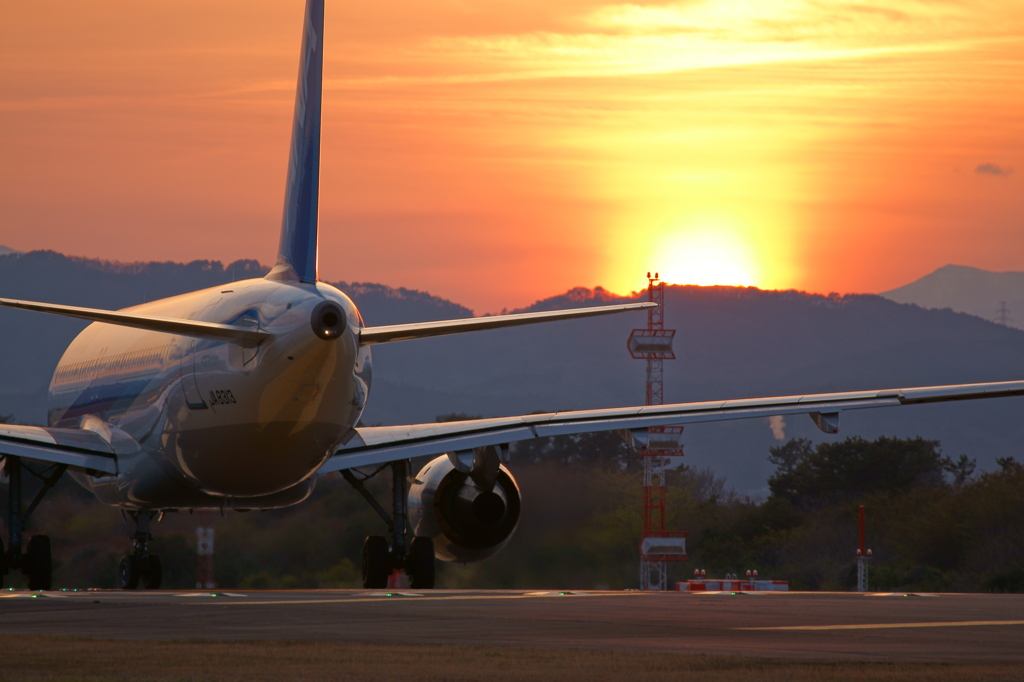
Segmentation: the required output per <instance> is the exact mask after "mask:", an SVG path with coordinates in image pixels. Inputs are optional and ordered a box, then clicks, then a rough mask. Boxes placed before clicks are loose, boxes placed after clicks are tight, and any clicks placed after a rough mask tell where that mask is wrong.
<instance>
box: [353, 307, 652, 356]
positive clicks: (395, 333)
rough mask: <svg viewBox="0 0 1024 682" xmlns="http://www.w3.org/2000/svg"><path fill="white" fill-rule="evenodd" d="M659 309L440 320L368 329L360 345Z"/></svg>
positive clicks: (606, 309)
mask: <svg viewBox="0 0 1024 682" xmlns="http://www.w3.org/2000/svg"><path fill="white" fill-rule="evenodd" d="M656 305H658V304H657V303H622V304H619V305H604V306H597V307H595V308H573V309H571V310H550V311H545V312H541V313H516V314H513V315H491V316H488V317H468V318H465V319H461V320H440V321H437V322H414V323H412V324H390V325H386V326H382V327H365V328H364V329H362V330H361V331H360V332H359V342H360V343H361V344H363V345H364V346H368V345H371V344H375V343H389V342H391V341H407V340H409V339H425V338H427V337H430V336H445V335H447V334H461V333H462V332H476V331H483V330H485V329H501V328H502V327H518V326H519V325H523V324H536V323H538V322H551V321H554V320H571V319H575V318H578V317H593V316H596V315H610V314H612V313H623V312H627V311H630V310H642V309H644V308H651V307H654V306H656Z"/></svg>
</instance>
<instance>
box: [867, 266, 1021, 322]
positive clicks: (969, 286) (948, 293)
mask: <svg viewBox="0 0 1024 682" xmlns="http://www.w3.org/2000/svg"><path fill="white" fill-rule="evenodd" d="M880 296H883V297H885V298H887V299H889V300H890V301H896V302H897V303H913V304H915V305H919V306H921V307H922V308H938V309H941V308H949V309H950V310H955V311H956V312H958V313H967V314H968V315H977V316H978V317H982V318H984V319H986V320H993V321H997V322H998V321H1000V312H999V311H1000V308H1001V305H1002V303H1004V302H1005V303H1006V311H1007V316H1008V318H1009V319H1008V320H1007V325H1008V326H1010V327H1014V328H1016V329H1024V272H988V271H987V270H979V269H978V268H971V267H967V266H965V265H946V266H944V267H941V268H939V269H938V270H936V271H935V272H933V273H932V274H930V275H925V276H924V277H922V278H921V279H919V280H917V281H916V282H911V283H910V284H907V285H906V286H902V287H900V288H898V289H893V290H892V291H886V292H884V293H882V294H880Z"/></svg>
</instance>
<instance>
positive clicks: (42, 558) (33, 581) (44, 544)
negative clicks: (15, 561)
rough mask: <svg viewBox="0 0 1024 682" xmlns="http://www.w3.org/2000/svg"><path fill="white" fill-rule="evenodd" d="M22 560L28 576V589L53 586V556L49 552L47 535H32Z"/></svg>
mask: <svg viewBox="0 0 1024 682" xmlns="http://www.w3.org/2000/svg"><path fill="white" fill-rule="evenodd" d="M23 561H24V562H25V574H26V575H27V576H28V589H30V590H32V591H36V590H48V589H50V588H51V587H52V586H53V556H52V555H51V554H50V537H49V536H48V535H33V536H32V538H31V539H30V540H29V541H28V551H27V552H25V557H24V559H23Z"/></svg>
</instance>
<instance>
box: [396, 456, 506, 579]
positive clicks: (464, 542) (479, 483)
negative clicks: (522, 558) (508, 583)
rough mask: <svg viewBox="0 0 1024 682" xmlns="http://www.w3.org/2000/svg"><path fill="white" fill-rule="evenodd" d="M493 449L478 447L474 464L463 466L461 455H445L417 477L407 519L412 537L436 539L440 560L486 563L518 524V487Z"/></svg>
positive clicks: (435, 546) (431, 463) (410, 495)
mask: <svg viewBox="0 0 1024 682" xmlns="http://www.w3.org/2000/svg"><path fill="white" fill-rule="evenodd" d="M481 451H483V452H481ZM494 451H495V448H478V450H477V452H476V457H475V458H474V459H475V461H474V462H473V464H472V465H470V464H469V463H468V462H466V466H459V467H457V465H458V464H459V458H458V457H456V456H454V455H453V456H449V455H442V456H440V457H438V458H437V459H435V460H433V461H432V462H430V463H429V464H427V465H426V466H425V467H423V469H421V470H420V472H419V473H418V474H416V479H415V480H414V481H413V484H412V486H411V487H410V489H409V521H410V522H411V524H412V527H413V534H414V535H416V536H425V537H429V538H433V540H434V552H435V554H436V556H437V558H438V559H441V560H443V561H458V562H460V563H470V562H473V561H483V560H484V559H487V558H489V557H491V556H494V555H495V554H496V553H497V552H498V551H499V550H500V549H501V548H502V547H504V546H505V544H506V543H508V540H509V538H510V537H512V533H513V532H514V531H515V529H516V526H518V525H519V510H520V504H521V502H522V498H521V497H520V496H519V486H518V485H516V481H515V479H514V478H512V474H511V472H509V470H508V469H506V468H505V467H504V466H503V465H501V464H498V462H497V455H495V454H494ZM467 454H472V453H467ZM460 469H462V470H460ZM466 469H469V470H468V471H466ZM488 488H489V489H488Z"/></svg>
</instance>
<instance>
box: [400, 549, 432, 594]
mask: <svg viewBox="0 0 1024 682" xmlns="http://www.w3.org/2000/svg"><path fill="white" fill-rule="evenodd" d="M406 563H407V568H406V572H407V573H408V574H409V587H411V588H413V589H414V590H429V589H432V588H433V587H434V540H433V538H424V537H416V538H413V539H412V547H410V548H409V556H408V557H407V558H406Z"/></svg>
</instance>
